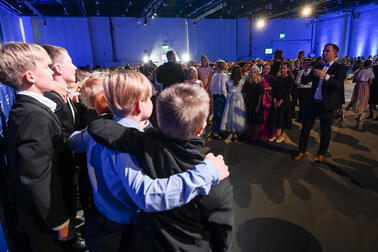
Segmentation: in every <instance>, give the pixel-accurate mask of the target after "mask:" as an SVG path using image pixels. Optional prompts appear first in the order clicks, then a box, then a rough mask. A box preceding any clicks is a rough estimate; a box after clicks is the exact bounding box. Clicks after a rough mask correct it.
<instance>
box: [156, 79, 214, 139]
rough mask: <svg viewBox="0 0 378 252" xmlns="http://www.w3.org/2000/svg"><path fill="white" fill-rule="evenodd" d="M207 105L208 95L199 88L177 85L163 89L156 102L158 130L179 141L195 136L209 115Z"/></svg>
mask: <svg viewBox="0 0 378 252" xmlns="http://www.w3.org/2000/svg"><path fill="white" fill-rule="evenodd" d="M209 103H210V98H209V95H208V94H207V92H206V91H205V89H203V88H201V87H197V86H193V85H186V84H177V85H173V86H171V87H169V88H166V89H164V90H163V91H162V92H161V93H160V95H159V96H158V98H157V101H156V117H157V121H158V125H159V127H160V130H161V131H162V133H163V134H164V135H166V136H169V137H171V138H174V139H179V140H188V139H190V138H192V137H194V136H196V133H197V132H198V130H199V129H200V128H201V126H202V125H203V123H204V122H205V121H206V119H207V116H208V115H209V106H210V105H209Z"/></svg>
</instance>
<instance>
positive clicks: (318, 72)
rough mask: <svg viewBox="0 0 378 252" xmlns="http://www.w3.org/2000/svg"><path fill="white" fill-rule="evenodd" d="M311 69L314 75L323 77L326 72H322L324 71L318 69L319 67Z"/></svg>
mask: <svg viewBox="0 0 378 252" xmlns="http://www.w3.org/2000/svg"><path fill="white" fill-rule="evenodd" d="M313 71H314V75H315V76H316V77H321V78H325V77H326V76H327V73H326V72H324V71H322V70H320V69H314V70H313Z"/></svg>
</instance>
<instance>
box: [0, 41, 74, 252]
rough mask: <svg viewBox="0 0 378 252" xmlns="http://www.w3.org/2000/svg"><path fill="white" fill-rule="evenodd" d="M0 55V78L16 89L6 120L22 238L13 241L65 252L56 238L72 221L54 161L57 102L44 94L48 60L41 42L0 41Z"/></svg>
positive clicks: (58, 134) (57, 155)
mask: <svg viewBox="0 0 378 252" xmlns="http://www.w3.org/2000/svg"><path fill="white" fill-rule="evenodd" d="M0 55H1V61H0V81H1V82H3V83H4V84H6V85H8V86H10V87H12V88H15V89H16V90H18V94H17V97H16V102H15V104H14V105H13V107H12V110H11V112H10V115H9V121H8V129H9V132H8V153H9V156H8V162H9V163H8V164H9V168H10V170H11V174H12V176H13V185H14V187H15V192H16V195H15V197H16V199H17V200H16V204H17V213H16V215H17V220H18V224H19V225H20V228H19V230H20V231H19V233H18V235H19V236H20V237H19V238H20V239H21V237H22V242H17V243H16V244H15V245H16V247H23V249H26V250H27V251H35V252H37V251H38V252H40V251H65V249H64V248H63V246H62V245H61V243H60V242H58V241H57V239H56V238H58V239H59V240H65V239H67V238H68V227H69V223H70V219H69V214H70V213H69V208H68V205H69V203H67V202H66V201H65V200H64V197H63V188H62V184H64V183H65V181H63V179H62V178H61V173H60V171H61V170H64V169H65V167H63V166H62V164H61V163H59V162H58V160H59V158H60V155H61V153H62V150H61V146H62V145H63V144H64V142H63V137H62V130H61V127H60V123H59V120H58V118H57V117H56V115H55V114H54V110H55V109H56V104H55V103H54V102H53V101H51V100H50V99H48V98H46V97H44V96H43V93H44V92H45V91H50V90H51V89H52V85H51V83H52V82H53V72H52V70H51V69H50V67H49V65H50V64H51V59H50V57H49V55H48V54H47V53H46V51H45V50H44V49H43V48H42V47H41V46H39V45H36V44H27V43H18V42H10V43H6V44H2V45H1V49H0ZM17 241H21V240H18V239H17ZM16 250H17V249H16Z"/></svg>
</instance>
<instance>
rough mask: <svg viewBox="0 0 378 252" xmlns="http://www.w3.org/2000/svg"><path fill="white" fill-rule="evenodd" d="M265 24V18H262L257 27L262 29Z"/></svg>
mask: <svg viewBox="0 0 378 252" xmlns="http://www.w3.org/2000/svg"><path fill="white" fill-rule="evenodd" d="M264 26H265V19H263V18H260V19H259V20H257V23H256V27H257V29H262V28H263V27H264Z"/></svg>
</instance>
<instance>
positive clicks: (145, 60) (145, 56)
mask: <svg viewBox="0 0 378 252" xmlns="http://www.w3.org/2000/svg"><path fill="white" fill-rule="evenodd" d="M143 62H144V63H147V62H148V56H147V55H144V56H143Z"/></svg>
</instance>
